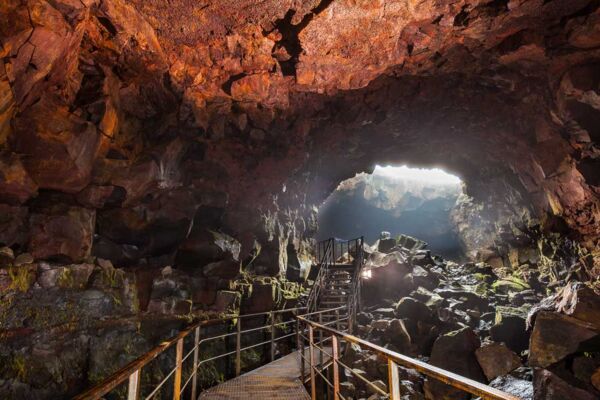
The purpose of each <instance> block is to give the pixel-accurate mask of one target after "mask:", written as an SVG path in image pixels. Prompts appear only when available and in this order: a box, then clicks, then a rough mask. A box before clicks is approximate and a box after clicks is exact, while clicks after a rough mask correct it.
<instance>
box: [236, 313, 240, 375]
mask: <svg viewBox="0 0 600 400" xmlns="http://www.w3.org/2000/svg"><path fill="white" fill-rule="evenodd" d="M241 373H242V319H241V318H239V317H238V320H237V334H236V335H235V376H240V374H241Z"/></svg>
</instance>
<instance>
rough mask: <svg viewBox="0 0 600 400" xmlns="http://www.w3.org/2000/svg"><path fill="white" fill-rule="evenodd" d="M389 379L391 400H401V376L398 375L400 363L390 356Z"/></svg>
mask: <svg viewBox="0 0 600 400" xmlns="http://www.w3.org/2000/svg"><path fill="white" fill-rule="evenodd" d="M388 380H389V390H390V400H400V378H399V376H398V365H397V364H396V363H395V362H394V360H392V359H391V358H388Z"/></svg>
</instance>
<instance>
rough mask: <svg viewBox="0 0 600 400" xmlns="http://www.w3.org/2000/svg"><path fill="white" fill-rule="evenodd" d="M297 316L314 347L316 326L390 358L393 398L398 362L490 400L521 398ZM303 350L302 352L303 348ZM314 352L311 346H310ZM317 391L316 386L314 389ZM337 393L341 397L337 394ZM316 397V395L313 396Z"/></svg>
mask: <svg viewBox="0 0 600 400" xmlns="http://www.w3.org/2000/svg"><path fill="white" fill-rule="evenodd" d="M296 319H297V320H298V321H299V322H303V323H306V324H307V325H308V328H309V334H310V339H311V340H310V345H311V349H312V346H313V344H314V343H313V341H312V337H313V330H314V329H316V330H320V331H323V332H326V333H329V334H331V336H332V339H333V338H335V340H333V342H334V343H337V338H342V339H344V340H345V341H347V342H349V343H355V344H358V345H361V346H364V347H365V348H368V349H370V350H372V351H374V352H376V353H378V354H380V355H383V356H385V357H386V358H387V360H388V365H389V375H390V384H389V389H390V395H391V397H390V398H391V400H399V398H400V397H399V393H400V390H399V379H398V371H397V366H398V365H403V366H405V367H408V368H411V369H414V370H416V371H418V372H420V373H422V374H423V375H426V376H428V377H430V378H433V379H436V380H438V381H441V382H443V383H445V384H448V385H450V386H452V387H455V388H457V389H460V390H463V391H465V392H468V393H471V394H473V395H476V396H481V397H483V398H485V399H490V400H521V399H520V398H519V397H517V396H514V395H512V394H509V393H505V392H503V391H501V390H498V389H495V388H493V387H491V386H488V385H485V384H483V383H481V382H477V381H475V380H473V379H469V378H466V377H464V376H460V375H458V374H455V373H453V372H450V371H447V370H445V369H442V368H439V367H435V366H433V365H430V364H427V363H425V362H423V361H419V360H416V359H414V358H411V357H408V356H405V355H403V354H400V353H396V352H394V351H391V350H388V349H386V348H384V347H381V346H378V345H376V344H374V343H371V342H368V341H366V340H364V339H361V338H359V337H356V336H353V335H351V334H348V333H344V332H341V331H338V330H336V329H333V328H330V327H328V326H325V325H322V324H319V323H317V322H314V321H310V320H308V319H306V318H304V317H302V316H296ZM336 346H337V345H334V348H333V350H334V354H335V353H337V347H336ZM302 353H303V352H302ZM302 353H301V354H300V356H301V363H302V366H304V361H303V360H302V358H303V354H302ZM311 353H312V350H311ZM313 358H314V357H311V363H310V364H311V370H312V369H313V368H316V367H315V363H314V359H313ZM338 363H339V361H338V360H337V357H334V360H333V365H334V369H335V368H337V365H338ZM334 375H336V374H335V373H334ZM303 376H304V373H303ZM314 385H315V381H314V373H311V386H313V387H314ZM335 385H337V386H338V388H337V392H336V389H335V387H334V398H336V399H337V398H339V381H338V382H334V386H335ZM312 392H313V393H314V390H313V391H312ZM336 396H338V397H336ZM313 398H314V396H313Z"/></svg>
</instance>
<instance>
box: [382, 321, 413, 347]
mask: <svg viewBox="0 0 600 400" xmlns="http://www.w3.org/2000/svg"><path fill="white" fill-rule="evenodd" d="M385 336H386V338H388V340H389V341H390V342H391V343H392V344H394V346H396V347H398V349H399V350H400V351H401V352H406V351H407V350H408V348H409V347H410V344H411V338H410V335H409V333H408V330H407V329H406V327H405V326H404V322H402V320H401V319H393V320H391V321H390V324H389V326H388V328H387V329H386V331H385Z"/></svg>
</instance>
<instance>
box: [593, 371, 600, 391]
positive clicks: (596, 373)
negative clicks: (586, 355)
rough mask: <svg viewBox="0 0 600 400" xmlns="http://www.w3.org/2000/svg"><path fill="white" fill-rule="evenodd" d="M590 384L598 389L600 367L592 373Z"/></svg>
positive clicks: (599, 388)
mask: <svg viewBox="0 0 600 400" xmlns="http://www.w3.org/2000/svg"><path fill="white" fill-rule="evenodd" d="M591 380H592V385H594V387H595V388H596V390H598V391H600V368H598V369H597V370H596V371H595V372H594V373H593V374H592V379H591Z"/></svg>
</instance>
